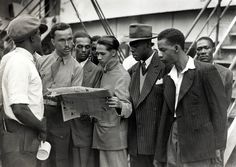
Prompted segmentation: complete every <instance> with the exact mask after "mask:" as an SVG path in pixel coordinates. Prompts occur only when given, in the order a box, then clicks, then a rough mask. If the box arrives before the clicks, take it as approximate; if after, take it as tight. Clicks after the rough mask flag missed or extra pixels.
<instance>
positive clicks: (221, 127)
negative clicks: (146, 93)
mask: <svg viewBox="0 0 236 167" xmlns="http://www.w3.org/2000/svg"><path fill="white" fill-rule="evenodd" d="M194 63H195V67H196V68H195V69H190V70H188V71H187V72H186V73H185V74H184V77H183V81H182V85H181V88H180V94H179V99H178V105H177V108H176V111H175V109H174V106H175V85H174V82H173V80H172V79H171V78H170V76H168V75H167V76H165V78H164V85H165V86H164V104H163V108H162V116H161V121H160V127H159V131H158V138H157V146H156V154H155V159H156V160H158V161H160V162H165V161H166V156H167V141H168V138H169V135H170V131H171V127H172V123H173V120H174V112H176V115H177V118H176V121H177V127H178V140H179V144H180V157H181V161H182V162H192V161H199V160H205V159H210V158H214V157H215V150H216V149H223V148H225V146H226V135H225V134H226V132H227V128H226V112H225V111H226V109H227V107H228V106H227V100H226V95H225V91H224V86H223V83H222V81H221V78H220V76H219V73H218V72H217V70H216V68H215V67H214V66H213V65H211V64H207V63H202V62H199V61H195V62H194Z"/></svg>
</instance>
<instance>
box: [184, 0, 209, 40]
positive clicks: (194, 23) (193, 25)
mask: <svg viewBox="0 0 236 167" xmlns="http://www.w3.org/2000/svg"><path fill="white" fill-rule="evenodd" d="M210 2H211V0H208V1H207V3H206V4H205V6H204V7H203V8H202V10H201V11H200V12H199V14H198V15H197V17H196V18H195V20H194V21H193V23H192V25H191V28H190V29H189V31H188V32H187V34H186V35H185V39H187V38H188V36H189V34H190V33H191V31H192V30H193V28H194V27H195V25H196V24H197V22H198V21H199V19H200V17H201V16H202V13H203V12H204V11H205V10H206V8H207V7H208V5H209V3H210Z"/></svg>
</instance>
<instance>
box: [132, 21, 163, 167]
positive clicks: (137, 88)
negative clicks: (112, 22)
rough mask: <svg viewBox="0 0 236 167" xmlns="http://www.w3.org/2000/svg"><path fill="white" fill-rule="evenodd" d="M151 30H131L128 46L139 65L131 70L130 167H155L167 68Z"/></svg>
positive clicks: (144, 27)
mask: <svg viewBox="0 0 236 167" xmlns="http://www.w3.org/2000/svg"><path fill="white" fill-rule="evenodd" d="M156 37H157V36H154V34H153V33H152V27H151V26H150V25H145V24H131V25H130V26H129V44H130V47H131V52H132V55H133V57H134V58H135V60H137V61H138V62H137V63H136V64H135V65H134V66H133V67H131V68H130V69H129V73H130V76H131V84H130V96H131V102H132V107H133V112H132V114H131V116H130V117H129V121H128V122H129V126H128V151H129V154H130V166H131V167H153V157H154V149H155V144H156V143H155V141H156V136H157V129H158V125H159V120H160V115H161V107H162V103H163V97H162V96H163V92H162V89H163V82H162V78H163V76H164V74H165V65H164V64H163V63H162V62H161V61H160V58H159V57H158V53H157V52H155V51H154V50H153V49H152V42H151V40H152V39H153V38H156Z"/></svg>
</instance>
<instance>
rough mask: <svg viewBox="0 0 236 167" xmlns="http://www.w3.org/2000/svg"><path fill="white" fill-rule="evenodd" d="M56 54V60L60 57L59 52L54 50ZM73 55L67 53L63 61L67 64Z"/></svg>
mask: <svg viewBox="0 0 236 167" xmlns="http://www.w3.org/2000/svg"><path fill="white" fill-rule="evenodd" d="M54 56H55V58H56V60H57V59H58V58H59V57H60V56H59V55H58V54H57V52H56V51H54ZM71 57H72V56H71V55H67V56H64V57H62V60H63V61H62V62H63V64H64V65H65V64H67V63H68V61H69V60H70V59H71Z"/></svg>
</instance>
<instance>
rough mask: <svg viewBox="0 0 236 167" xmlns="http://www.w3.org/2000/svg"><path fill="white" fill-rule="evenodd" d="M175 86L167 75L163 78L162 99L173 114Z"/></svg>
mask: <svg viewBox="0 0 236 167" xmlns="http://www.w3.org/2000/svg"><path fill="white" fill-rule="evenodd" d="M175 91H176V88H175V84H174V81H173V80H172V79H171V78H170V76H169V75H167V76H165V78H164V98H165V101H166V103H167V105H168V107H169V109H170V110H171V111H172V112H173V113H174V111H175Z"/></svg>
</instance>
